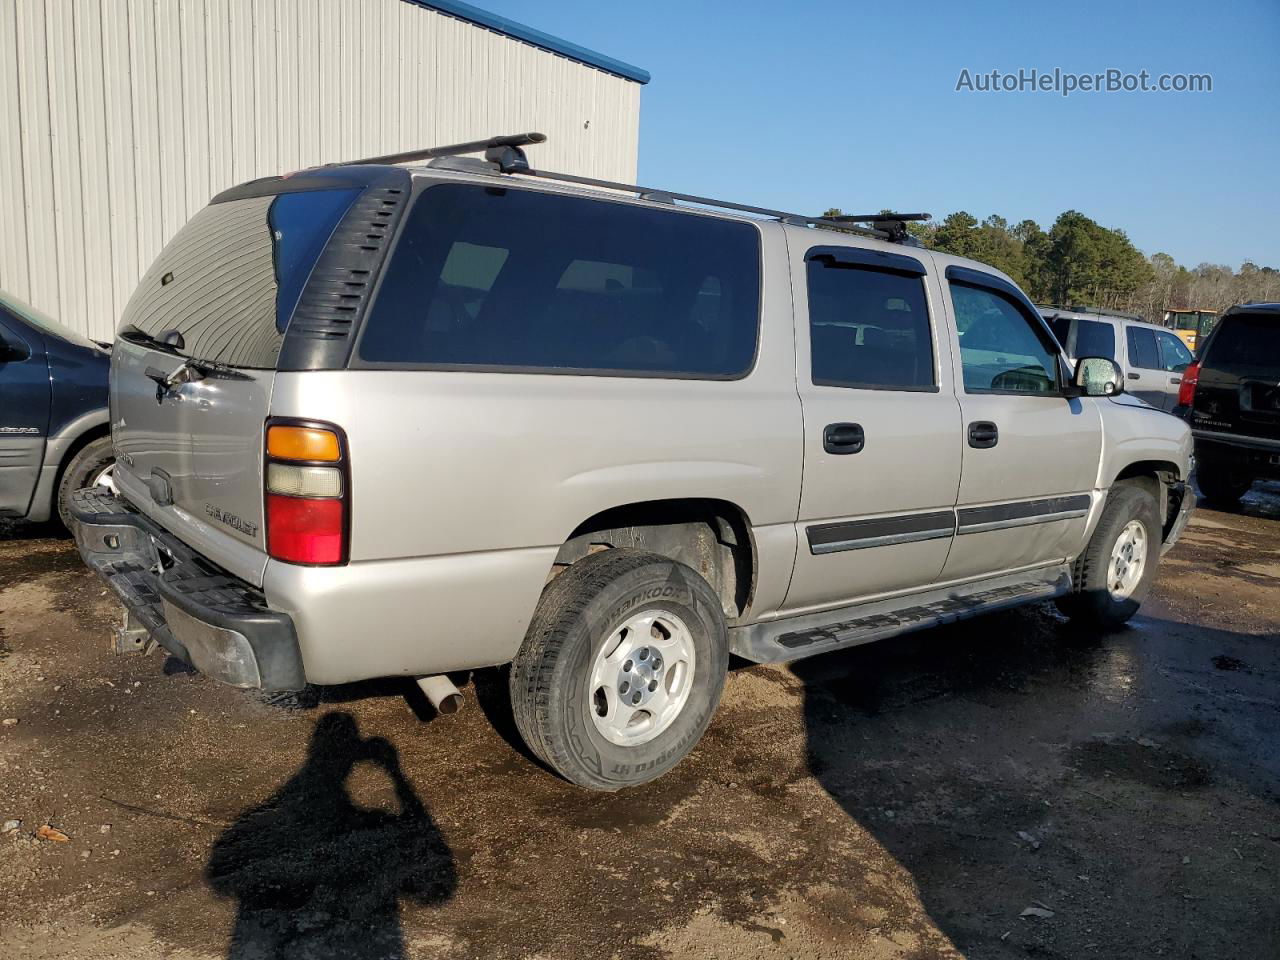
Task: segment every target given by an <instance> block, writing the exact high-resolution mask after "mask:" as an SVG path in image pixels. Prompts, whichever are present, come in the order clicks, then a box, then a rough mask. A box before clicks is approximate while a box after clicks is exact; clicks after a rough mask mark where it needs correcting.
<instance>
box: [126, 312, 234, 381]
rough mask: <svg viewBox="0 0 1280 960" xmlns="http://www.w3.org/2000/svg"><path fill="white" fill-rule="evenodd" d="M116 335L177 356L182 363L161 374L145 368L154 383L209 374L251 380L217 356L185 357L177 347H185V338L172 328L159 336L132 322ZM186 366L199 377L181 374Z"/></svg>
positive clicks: (185, 379)
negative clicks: (206, 357) (212, 357)
mask: <svg viewBox="0 0 1280 960" xmlns="http://www.w3.org/2000/svg"><path fill="white" fill-rule="evenodd" d="M120 339H122V340H128V341H129V342H130V343H136V344H138V345H139V346H144V347H150V348H151V349H152V350H159V351H160V352H161V353H168V354H172V355H173V356H175V357H179V358H181V360H182V361H183V364H182V366H181V367H179V368H178V369H177V370H174V371H173V372H172V373H169V374H163V373H162V372H161V371H158V370H156V369H155V368H154V367H148V368H147V376H149V377H151V379H152V380H155V381H156V382H157V383H160V382H162V379H161V378H163V381H167V383H166V385H167V386H172V385H174V384H176V383H182V382H186V381H189V380H192V379H200V378H202V377H207V376H209V375H211V374H216V375H218V376H220V377H224V378H226V379H228V380H251V379H253V378H252V377H250V376H249V375H248V374H246V373H242V372H241V371H239V370H237V369H236V368H235V367H233V366H231V365H230V364H226V363H222V362H220V361H218V360H201V359H200V358H199V357H188V356H187V355H186V354H184V353H181V352H180V351H181V350H182V349H183V348H184V347H186V342H185V341H184V340H183V339H182V334H181V333H179V332H178V331H177V330H176V329H175V330H165V331H163V332H162V333H161V334H160V336H158V337H154V336H152V335H151V334H149V333H147V332H146V331H145V330H140V329H139V328H138V327H135V326H134V325H133V324H129V325H128V326H126V327H122V328H121V329H120ZM185 370H190V371H193V372H195V373H198V374H200V377H191V376H190V375H185V376H184V375H183V371H185ZM152 373H158V374H161V377H155V376H152Z"/></svg>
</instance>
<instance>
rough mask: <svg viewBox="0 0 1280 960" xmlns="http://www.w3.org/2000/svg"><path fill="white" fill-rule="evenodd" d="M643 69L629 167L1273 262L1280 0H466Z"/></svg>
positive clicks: (714, 191)
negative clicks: (1173, 81) (963, 89)
mask: <svg viewBox="0 0 1280 960" xmlns="http://www.w3.org/2000/svg"><path fill="white" fill-rule="evenodd" d="M473 2H476V3H477V4H478V5H479V6H482V7H484V8H485V9H488V10H491V11H493V12H495V13H498V14H501V15H503V16H507V17H510V18H511V19H513V20H518V21H520V22H522V23H525V24H528V25H530V26H533V27H536V28H538V29H540V30H544V31H546V32H548V33H552V34H555V35H557V36H560V37H563V38H565V39H567V40H571V41H573V42H575V43H579V44H581V45H583V46H586V47H590V48H592V49H595V50H598V51H600V52H601V53H605V54H608V55H610V56H613V57H617V58H618V59H620V60H624V61H627V62H630V63H633V64H635V65H637V66H640V67H643V68H645V69H647V70H649V71H650V73H652V75H653V81H652V83H650V84H649V85H648V86H647V87H645V88H644V92H643V95H642V97H641V104H642V105H641V113H640V179H641V182H642V183H644V184H646V185H652V186H658V187H667V188H668V189H673V190H682V191H686V192H691V193H701V194H709V195H711V196H721V197H726V198H730V199H735V200H742V201H744V202H750V203H757V204H760V205H763V206H776V207H779V208H782V209H792V210H796V211H799V212H805V213H809V212H815V213H816V212H820V211H821V210H823V209H825V208H827V207H829V206H838V207H841V208H842V209H844V210H846V211H849V212H855V211H856V212H870V211H875V210H879V209H881V208H884V207H893V208H895V209H899V210H904V209H907V208H909V210H910V211H913V212H914V211H917V210H924V211H928V212H930V213H933V214H934V215H935V216H938V217H941V216H943V215H945V214H947V213H950V212H952V211H954V210H967V211H968V212H970V213H971V214H973V215H974V216H976V217H978V218H979V219H982V218H983V217H985V216H987V215H988V214H991V213H999V214H1001V215H1002V216H1004V217H1006V218H1008V219H1009V220H1013V221H1017V220H1021V219H1024V218H1028V217H1030V218H1031V219H1034V220H1036V221H1038V222H1039V223H1040V224H1041V226H1043V227H1045V228H1048V227H1049V226H1050V224H1051V223H1052V221H1053V219H1054V218H1055V217H1056V216H1057V215H1058V214H1059V213H1061V212H1062V211H1063V210H1067V209H1076V210H1080V211H1081V212H1083V213H1085V214H1087V215H1088V216H1091V217H1093V218H1094V219H1095V220H1097V221H1098V222H1100V223H1102V224H1103V225H1105V226H1109V227H1121V228H1123V229H1125V230H1126V231H1128V233H1129V236H1130V237H1131V239H1132V240H1133V241H1134V243H1135V244H1137V246H1138V247H1139V248H1140V249H1142V250H1143V251H1144V252H1146V253H1148V254H1150V253H1154V252H1156V251H1161V250H1162V251H1165V252H1167V253H1169V254H1172V255H1173V257H1174V258H1175V259H1176V260H1178V262H1179V263H1183V264H1185V265H1187V266H1195V265H1196V264H1197V263H1200V262H1202V261H1209V262H1212V263H1226V264H1228V265H1230V266H1231V267H1233V268H1238V267H1239V266H1240V263H1241V262H1242V261H1244V260H1245V259H1251V260H1253V261H1255V262H1256V263H1259V264H1261V265H1271V266H1274V267H1277V268H1280V183H1278V179H1280V2H1277V0H1244V2H1229V0H1219V2H1216V3H1212V4H1203V3H1200V4H1196V3H1189V2H1184V0H1172V2H1170V0H1166V2H1161V3H1154V2H1114V0H1113V2H1092V0H1073V2H1070V3H1060V4H1053V5H1048V4H1037V3H1027V2H1022V3H1011V2H997V0H968V2H964V3H954V2H952V3H930V2H912V0H897V2H889V3H860V2H851V0H844V2H840V0H826V2H809V0H804V2H791V3H788V2H772V3H763V2H754V0H739V2H734V3H724V2H699V0H684V2H672V0H647V2H645V3H627V2H621V0H612V2H609V0H555V2H552V3H548V2H546V0H542V2H534V0H473ZM1020 67H1025V68H1027V69H1030V68H1033V67H1034V68H1038V69H1040V70H1042V71H1043V70H1048V71H1052V70H1053V68H1055V67H1059V68H1061V69H1062V70H1064V71H1070V72H1075V73H1080V74H1083V73H1093V72H1095V71H1103V70H1105V69H1107V68H1109V67H1115V68H1118V69H1120V70H1123V71H1131V72H1134V73H1136V72H1138V71H1140V70H1143V69H1145V70H1148V71H1150V73H1151V74H1152V75H1153V76H1158V75H1159V74H1161V73H1208V74H1211V75H1212V77H1213V92H1212V93H1200V94H1192V93H1181V94H1180V93H1136V92H1135V93H1076V94H1074V95H1072V96H1070V97H1067V98H1063V97H1061V96H1059V95H1058V94H1053V93H997V94H980V93H957V92H955V86H956V81H957V78H958V77H959V75H960V71H961V69H963V68H968V69H969V70H970V71H972V72H974V73H977V72H986V71H990V70H992V69H997V70H1001V71H1003V72H1009V73H1016V72H1017V70H1018V69H1019V68H1020Z"/></svg>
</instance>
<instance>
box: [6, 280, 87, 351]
mask: <svg viewBox="0 0 1280 960" xmlns="http://www.w3.org/2000/svg"><path fill="white" fill-rule="evenodd" d="M0 306H3V307H4V308H5V309H6V310H8V311H9V312H10V313H12V314H13V315H14V316H16V317H18V318H20V319H22V320H25V321H26V322H27V323H29V324H31V325H32V326H33V327H35V328H36V329H37V330H39V331H40V332H41V333H47V334H51V335H53V336H55V337H61V338H62V339H63V340H66V341H68V342H70V343H75V344H79V345H80V346H82V347H92V346H94V345H95V344H94V342H93V341H92V340H90V339H89V338H88V337H86V336H85V335H84V334H82V333H77V332H76V331H75V330H72V329H71V328H70V327H65V326H63V325H62V324H60V323H59V322H58V321H57V320H55V319H53V317H51V316H49V315H48V314H47V313H44V312H42V311H40V310H37V309H36V308H35V307H33V306H31V305H30V304H28V303H23V302H22V301H21V300H19V299H18V298H17V297H15V296H13V295H12V294H9V293H5V292H4V291H3V290H0Z"/></svg>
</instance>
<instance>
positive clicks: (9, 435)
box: [0, 290, 114, 523]
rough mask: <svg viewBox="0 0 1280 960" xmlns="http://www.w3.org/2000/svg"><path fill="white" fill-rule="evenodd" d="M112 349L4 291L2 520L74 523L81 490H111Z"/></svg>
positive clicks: (0, 311) (0, 317)
mask: <svg viewBox="0 0 1280 960" xmlns="http://www.w3.org/2000/svg"><path fill="white" fill-rule="evenodd" d="M110 366H111V354H110V352H109V348H107V347H104V346H103V345H102V344H98V343H94V342H93V341H92V340H86V339H85V338H84V337H82V336H80V334H78V333H76V332H75V331H74V330H69V329H68V328H66V327H64V326H63V325H62V324H60V323H58V322H57V321H56V320H54V319H53V318H52V317H47V316H45V315H44V314H43V313H41V312H40V311H38V310H36V309H35V308H34V307H31V306H28V305H27V304H25V303H23V302H22V301H21V300H19V299H17V298H16V297H12V296H10V295H9V294H7V293H5V292H4V291H2V290H0V517H19V518H23V519H26V520H35V521H40V520H48V519H49V518H50V517H51V516H53V515H54V514H55V512H56V513H57V514H58V516H59V517H60V518H61V519H62V522H63V523H68V522H69V520H70V516H71V515H70V514H69V513H68V512H67V503H68V501H69V499H70V497H71V494H72V493H73V492H75V491H76V490H77V489H79V488H80V487H84V486H95V485H98V484H103V485H106V486H110V485H111V469H112V464H113V463H114V458H113V456H112V453H111V434H110V427H109V425H108V423H107V375H108V373H109V371H110Z"/></svg>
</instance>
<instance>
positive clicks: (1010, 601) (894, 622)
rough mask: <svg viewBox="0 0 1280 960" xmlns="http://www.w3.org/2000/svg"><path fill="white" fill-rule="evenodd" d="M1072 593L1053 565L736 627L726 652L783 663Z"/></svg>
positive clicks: (1066, 572)
mask: <svg viewBox="0 0 1280 960" xmlns="http://www.w3.org/2000/svg"><path fill="white" fill-rule="evenodd" d="M1070 589H1071V572H1070V568H1069V567H1068V566H1067V565H1066V564H1055V565H1054V566H1051V567H1041V568H1040V569H1038V570H1031V571H1026V572H1023V573H1017V574H1008V575H1005V576H1000V577H990V578H987V579H985V580H977V581H973V582H971V583H965V584H960V585H952V586H948V587H939V588H935V589H933V590H925V591H922V592H920V593H913V594H910V595H909V596H905V597H893V598H891V599H888V600H873V601H868V602H866V603H859V604H854V605H852V606H847V607H838V608H837V609H835V610H823V611H822V612H820V613H809V614H804V615H802V616H798V617H785V618H783V619H780V620H766V621H763V622H761V623H753V624H751V625H750V626H745V627H734V628H732V629H730V631H729V649H730V650H732V651H733V652H734V653H736V654H737V655H738V656H740V657H742V658H744V659H746V660H751V661H752V662H754V663H785V662H786V661H788V660H799V659H800V658H802V657H811V656H813V655H815V654H818V653H827V652H829V651H831V650H843V649H845V648H846V647H855V646H858V645H859V644H862V643H870V642H872V641H873V640H883V639H884V638H886V637H893V636H897V635H898V634H902V633H909V632H910V631H912V630H921V629H924V628H926V627H935V626H939V625H941V624H944V623H954V622H955V621H957V620H963V619H965V618H967V617H976V616H978V615H979V614H983V613H993V612H995V611H996V610H1005V609H1007V608H1009V607H1016V606H1021V605H1022V604H1024V603H1029V602H1033V601H1036V600H1048V599H1051V598H1053V597H1059V596H1062V595H1063V594H1065V593H1067V592H1068V591H1069V590H1070Z"/></svg>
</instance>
